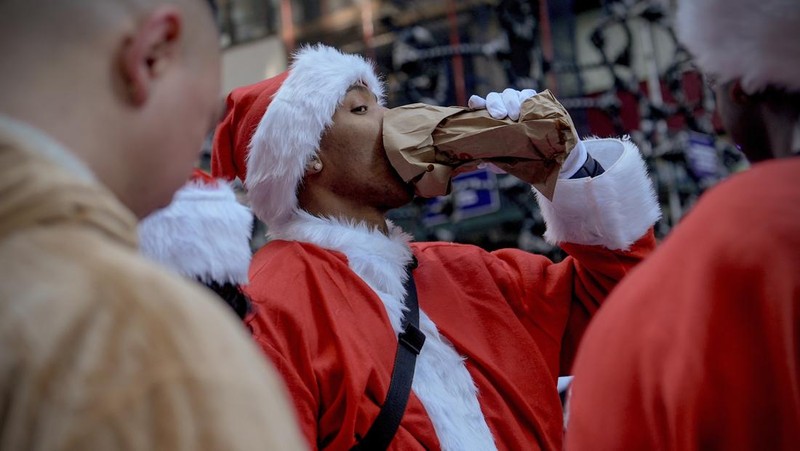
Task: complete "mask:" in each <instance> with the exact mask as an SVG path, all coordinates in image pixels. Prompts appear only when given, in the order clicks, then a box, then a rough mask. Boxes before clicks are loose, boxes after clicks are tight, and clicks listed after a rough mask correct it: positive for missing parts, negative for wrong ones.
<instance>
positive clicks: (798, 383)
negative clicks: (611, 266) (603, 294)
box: [566, 0, 800, 451]
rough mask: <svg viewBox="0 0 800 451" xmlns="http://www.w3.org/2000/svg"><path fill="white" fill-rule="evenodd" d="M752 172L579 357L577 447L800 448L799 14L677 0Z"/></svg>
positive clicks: (728, 188)
mask: <svg viewBox="0 0 800 451" xmlns="http://www.w3.org/2000/svg"><path fill="white" fill-rule="evenodd" d="M676 26H677V32H678V36H679V37H680V39H681V41H682V42H683V43H684V44H685V45H686V46H687V47H688V49H689V50H690V51H691V52H692V53H693V54H694V56H695V58H696V61H697V64H698V66H699V67H700V68H701V69H702V70H703V71H704V72H705V73H706V75H707V76H708V77H709V79H711V80H713V83H714V84H715V85H716V86H715V87H714V91H715V93H716V99H717V108H718V112H719V115H720V118H721V119H722V122H723V124H724V126H725V128H726V130H727V131H728V132H729V134H730V137H731V138H732V139H733V140H734V141H735V142H736V143H737V144H738V145H739V146H740V148H741V150H742V151H743V152H744V154H745V155H746V156H747V157H748V159H749V160H750V161H751V162H752V163H753V165H752V167H751V168H750V169H749V170H747V171H745V172H743V173H740V174H737V175H734V176H732V177H731V178H730V179H728V180H726V181H724V182H722V183H721V184H719V185H718V186H717V187H715V188H713V189H712V190H710V191H709V192H707V193H706V194H704V195H703V196H702V198H701V199H700V201H699V202H698V204H697V205H696V206H695V207H694V208H693V210H692V211H691V212H690V213H689V214H688V215H687V217H686V218H685V219H684V220H683V221H682V222H681V223H680V224H679V225H678V226H677V227H676V228H675V229H674V230H673V231H672V233H671V234H670V235H669V236H668V237H667V238H666V240H665V242H664V243H663V244H662V245H661V246H660V248H659V249H658V250H657V251H656V252H655V253H654V254H653V255H652V256H651V257H650V258H649V259H648V260H647V261H646V262H644V263H643V264H642V265H640V266H639V267H637V268H636V269H635V270H634V271H633V272H632V273H631V275H630V276H628V277H627V278H626V279H625V280H624V281H623V282H622V283H621V284H620V285H619V287H617V289H616V290H615V291H614V292H613V293H612V295H611V296H610V297H609V299H608V301H607V302H606V304H605V305H604V306H603V308H602V309H601V310H600V312H599V314H598V315H597V316H596V318H595V319H594V321H593V322H592V324H591V325H590V327H589V329H588V330H587V332H586V335H585V337H584V341H583V343H582V345H581V347H580V351H579V353H578V357H577V360H576V363H575V371H574V374H575V378H574V382H573V386H572V392H571V395H570V398H569V402H568V423H567V438H566V445H567V449H570V450H611V449H629V450H653V449H663V450H681V451H691V450H726V451H728V450H754V449H764V450H767V449H768V450H787V451H788V450H796V449H798V448H800V370H798V368H800V366H799V365H800V341H798V340H799V338H800V208H798V207H799V206H800V183H798V180H797V174H798V173H800V157H798V152H800V2H797V1H795V0H680V1H679V3H678V10H677V20H676Z"/></svg>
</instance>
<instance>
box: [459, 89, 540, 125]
mask: <svg viewBox="0 0 800 451" xmlns="http://www.w3.org/2000/svg"><path fill="white" fill-rule="evenodd" d="M535 95H536V91H535V90H533V89H523V90H522V91H517V90H516V89H511V88H508V89H506V90H505V91H503V92H502V93H499V92H490V93H489V95H487V96H486V99H484V98H483V97H480V96H476V95H473V96H472V97H470V98H469V102H467V106H469V107H470V108H472V109H473V110H480V109H482V108H486V111H487V112H488V113H489V116H492V117H493V118H495V119H504V118H505V117H508V118H509V119H511V120H513V121H516V120H518V119H519V109H520V105H522V102H523V101H524V100H525V99H527V98H528V97H533V96H535Z"/></svg>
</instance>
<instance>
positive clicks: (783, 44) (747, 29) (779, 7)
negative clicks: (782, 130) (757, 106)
mask: <svg viewBox="0 0 800 451" xmlns="http://www.w3.org/2000/svg"><path fill="white" fill-rule="evenodd" d="M675 22H676V24H675V28H676V32H677V34H678V38H679V40H680V41H681V42H682V43H683V44H684V45H685V46H686V48H687V49H688V50H689V51H690V52H691V53H692V54H693V55H694V58H695V60H696V62H697V65H698V66H699V67H700V69H701V70H703V71H704V72H706V73H707V74H712V75H714V76H717V77H719V78H720V81H729V80H733V79H736V78H739V79H741V83H742V88H743V89H744V90H745V91H746V92H748V93H750V94H753V93H756V92H759V91H761V90H763V89H764V88H765V87H767V86H768V85H771V86H776V87H780V88H783V89H787V90H789V91H800V0H679V2H678V11H677V14H676V19H675Z"/></svg>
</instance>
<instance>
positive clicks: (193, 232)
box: [139, 180, 253, 285]
mask: <svg viewBox="0 0 800 451" xmlns="http://www.w3.org/2000/svg"><path fill="white" fill-rule="evenodd" d="M252 227H253V215H252V213H250V210H249V209H248V208H247V207H245V206H244V205H242V204H240V203H239V202H237V200H236V195H235V194H234V192H233V189H231V187H230V186H229V185H228V184H227V183H225V182H224V181H222V180H219V181H218V185H217V186H208V185H201V184H198V183H195V182H190V183H189V184H187V185H185V186H184V187H183V188H181V189H180V190H178V192H177V193H175V197H174V198H173V200H172V203H171V204H169V205H168V206H167V207H166V208H163V209H161V210H158V211H156V212H154V213H153V214H151V215H150V216H148V217H146V218H145V219H143V220H142V221H141V222H140V223H139V247H140V249H141V251H142V254H144V255H146V256H147V257H149V258H151V259H153V260H155V261H157V262H159V263H161V264H163V265H165V266H167V267H168V268H171V269H173V270H174V271H177V272H178V273H180V274H182V275H184V276H187V277H191V278H198V279H200V280H201V281H202V282H204V283H207V282H212V281H213V282H217V283H219V284H224V283H228V282H230V283H234V284H239V285H242V284H246V283H247V270H248V267H249V266H250V259H251V256H252V253H251V250H250V236H251V233H252Z"/></svg>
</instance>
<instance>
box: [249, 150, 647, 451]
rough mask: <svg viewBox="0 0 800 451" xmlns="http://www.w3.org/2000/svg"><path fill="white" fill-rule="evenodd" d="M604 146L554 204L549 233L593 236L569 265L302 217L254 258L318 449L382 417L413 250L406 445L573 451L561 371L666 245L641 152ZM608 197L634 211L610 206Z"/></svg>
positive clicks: (269, 350)
mask: <svg viewBox="0 0 800 451" xmlns="http://www.w3.org/2000/svg"><path fill="white" fill-rule="evenodd" d="M587 144H588V143H587ZM588 148H589V151H590V153H591V154H592V155H593V157H595V159H598V160H599V161H600V162H601V164H603V165H604V167H606V168H607V170H606V173H605V174H603V175H602V176H600V177H596V178H594V179H591V180H574V181H573V180H562V181H560V182H559V187H558V188H557V190H556V197H555V198H554V201H553V202H552V203H550V202H548V201H547V200H546V199H541V198H540V200H539V201H540V205H541V206H542V210H543V212H544V214H545V215H546V219H547V221H548V225H549V229H548V233H549V239H551V240H552V241H555V242H564V241H572V242H573V243H582V244H564V245H563V247H564V249H566V250H567V251H568V252H569V253H570V254H571V255H572V257H570V258H568V259H567V260H565V261H564V262H561V263H559V264H553V263H552V262H550V261H549V260H547V259H545V258H543V257H541V256H536V255H532V254H528V253H525V252H521V251H518V250H502V251H497V252H494V253H488V252H485V251H483V250H481V249H479V248H477V247H474V246H466V245H457V244H449V243H418V244H411V245H409V239H410V238H409V237H408V236H406V235H405V234H403V233H402V231H400V230H399V229H397V228H395V227H393V226H391V225H390V230H391V231H390V234H389V236H386V235H383V234H381V233H379V232H377V231H374V230H368V229H367V228H366V227H365V226H360V225H353V224H349V223H346V222H342V221H337V220H333V219H321V218H315V217H312V216H310V215H308V214H305V213H302V212H298V214H297V215H296V218H295V220H294V221H292V222H291V223H290V224H287V225H286V226H284V227H282V228H277V229H272V230H271V234H272V236H273V238H277V239H275V240H273V241H271V242H270V243H269V244H267V245H266V246H265V247H264V248H263V249H261V250H260V251H259V252H258V253H257V254H256V256H255V257H254V259H253V263H252V265H251V271H250V280H251V284H250V286H249V289H248V294H249V295H250V296H251V297H252V299H253V302H254V308H255V314H254V316H253V317H252V319H251V320H250V322H249V324H250V326H251V327H252V330H253V333H254V336H255V337H256V339H257V340H258V342H259V344H260V345H261V347H262V348H263V349H264V351H265V352H266V354H267V355H268V356H269V357H270V358H271V359H272V361H273V362H274V363H275V364H276V366H277V368H278V370H279V371H280V372H281V373H282V374H283V376H284V378H285V380H286V383H287V386H288V389H289V391H290V393H291V395H292V397H293V399H294V401H295V405H296V407H297V413H298V417H299V419H300V422H301V425H302V427H303V430H304V432H305V434H306V436H307V438H308V440H309V443H310V444H311V445H312V446H313V447H315V448H325V449H337V450H339V449H342V450H344V449H349V448H350V447H351V446H353V445H354V444H355V443H356V442H357V440H358V437H361V436H363V435H364V434H365V433H366V431H367V430H368V429H369V427H370V426H371V424H372V422H373V420H374V419H375V417H376V416H377V414H378V411H379V408H380V405H381V404H382V402H383V400H384V399H385V396H386V392H387V388H388V385H389V381H390V378H391V372H392V367H393V364H394V356H395V352H396V350H397V332H398V331H399V327H400V326H399V325H400V318H401V315H402V308H403V298H404V291H403V287H402V282H403V274H404V265H405V264H406V263H407V262H408V261H409V260H410V259H411V255H412V253H413V254H414V255H415V256H416V257H417V259H418V260H419V267H418V268H417V269H416V270H415V271H414V277H415V281H416V284H417V290H418V296H419V301H420V309H421V312H420V316H421V317H420V328H421V329H422V331H423V332H424V333H425V335H426V342H425V346H424V347H423V350H422V353H421V354H420V355H419V357H418V358H417V367H416V371H415V376H414V381H413V386H412V394H411V397H410V399H409V403H408V407H407V410H406V413H405V416H404V417H403V420H402V423H401V425H400V428H399V430H398V432H397V435H396V436H395V439H394V441H393V443H392V447H393V448H395V449H404V450H405V449H439V448H442V449H458V450H467V449H480V450H485V449H489V450H490V449H495V448H497V449H537V448H544V449H558V448H560V445H561V433H562V420H561V407H560V403H559V398H558V395H557V392H556V384H555V382H556V378H557V376H558V375H559V374H561V373H562V372H563V371H564V370H566V369H568V368H569V366H570V365H571V362H572V358H573V354H574V352H575V349H576V346H577V343H578V340H579V339H580V336H581V334H582V332H583V330H584V328H585V326H586V324H587V322H588V320H589V318H590V317H591V315H592V314H593V313H594V311H595V310H596V309H597V307H598V305H599V303H600V302H601V301H602V299H603V298H604V297H605V295H606V293H607V292H608V291H609V290H610V289H611V288H612V287H613V286H614V285H615V284H616V282H617V281H618V280H619V279H620V278H621V277H622V276H623V275H624V274H625V273H626V272H627V271H628V270H630V268H631V267H633V265H635V264H636V263H637V262H638V261H639V260H640V259H641V258H642V257H643V256H644V255H646V254H647V253H648V252H649V251H650V250H651V249H652V248H653V247H654V238H653V236H652V231H649V229H650V227H651V225H652V224H653V222H654V221H655V220H656V219H657V217H658V208H657V204H656V202H655V198H654V196H653V193H652V189H651V188H650V185H649V182H648V181H647V178H646V174H645V172H644V169H643V165H642V162H641V160H640V159H639V157H638V153H637V151H636V149H635V147H633V146H632V145H629V144H627V143H621V142H619V141H615V140H607V141H603V140H601V141H598V142H594V143H592V144H591V145H589V146H588ZM603 150H605V151H603ZM595 152H597V153H595ZM597 193H601V194H602V195H603V196H605V199H604V200H603V201H602V202H609V205H613V206H615V207H620V206H622V207H625V208H622V210H628V214H625V215H621V214H619V210H615V209H603V208H601V207H602V206H603V203H602V202H600V201H598V199H597ZM580 199H582V202H581V201H580ZM587 202H588V205H589V206H590V207H588V208H587V206H586V204H587ZM604 211H605V214H603V213H602V212H604ZM631 211H634V212H636V214H630V212H631ZM598 212H600V213H598ZM610 248H614V249H616V250H612V249H610Z"/></svg>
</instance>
